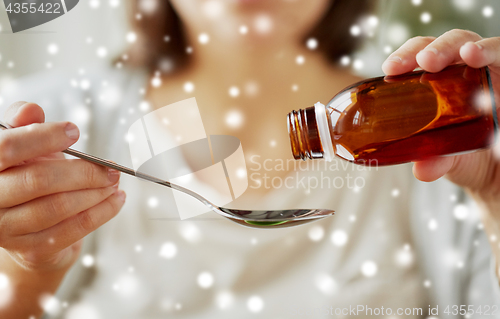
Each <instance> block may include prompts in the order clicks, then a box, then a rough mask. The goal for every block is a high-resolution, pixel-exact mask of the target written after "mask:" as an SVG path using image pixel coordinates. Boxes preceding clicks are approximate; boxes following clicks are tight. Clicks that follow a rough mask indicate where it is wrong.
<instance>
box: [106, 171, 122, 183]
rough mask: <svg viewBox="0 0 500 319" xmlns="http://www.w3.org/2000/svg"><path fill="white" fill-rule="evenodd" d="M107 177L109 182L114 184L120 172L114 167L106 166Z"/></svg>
mask: <svg viewBox="0 0 500 319" xmlns="http://www.w3.org/2000/svg"><path fill="white" fill-rule="evenodd" d="M108 178H109V181H110V182H111V183H113V184H115V183H116V182H118V180H119V179H120V172H119V171H117V170H115V169H112V168H108Z"/></svg>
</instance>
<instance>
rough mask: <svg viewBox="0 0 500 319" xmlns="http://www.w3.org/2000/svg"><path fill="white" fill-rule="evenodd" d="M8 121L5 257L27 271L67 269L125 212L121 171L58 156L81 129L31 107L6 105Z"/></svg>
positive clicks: (2, 219)
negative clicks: (89, 240)
mask: <svg viewBox="0 0 500 319" xmlns="http://www.w3.org/2000/svg"><path fill="white" fill-rule="evenodd" d="M5 121H6V122H7V123H8V124H10V125H11V126H13V127H15V128H13V129H9V130H4V131H1V130H0V247H2V248H3V249H0V253H2V254H3V256H2V259H3V260H5V258H6V256H5V254H7V255H8V256H9V257H10V258H11V259H12V260H13V261H15V262H16V263H17V264H18V265H19V266H21V267H22V268H24V269H25V270H29V271H45V272H46V271H51V270H58V269H64V270H67V269H68V268H69V267H70V266H71V265H72V264H73V263H74V262H75V261H76V259H77V258H78V254H79V251H80V246H81V241H80V240H81V239H82V238H83V237H85V236H86V235H87V234H89V233H90V232H92V231H94V230H95V229H96V228H98V227H99V226H101V225H102V224H104V223H105V222H107V221H108V220H110V219H111V218H112V217H113V216H115V215H116V214H117V213H118V211H119V210H120V208H121V207H122V205H123V203H124V200H125V193H124V192H123V191H120V190H118V181H119V177H120V175H119V172H117V171H114V170H108V169H106V168H104V167H102V166H98V165H95V164H92V163H89V162H86V161H83V160H67V159H65V158H64V156H63V154H62V153H61V151H62V150H64V149H66V148H68V147H69V146H71V145H72V144H74V143H75V142H76V141H77V140H78V137H79V132H78V128H77V127H76V125H74V124H72V123H69V122H59V123H43V122H44V113H43V110H42V109H41V108H40V107H39V106H38V105H36V104H33V103H25V102H18V103H15V104H13V105H11V106H10V107H9V109H8V110H7V112H6V118H5ZM2 250H3V251H2Z"/></svg>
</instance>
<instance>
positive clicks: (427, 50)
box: [419, 48, 439, 55]
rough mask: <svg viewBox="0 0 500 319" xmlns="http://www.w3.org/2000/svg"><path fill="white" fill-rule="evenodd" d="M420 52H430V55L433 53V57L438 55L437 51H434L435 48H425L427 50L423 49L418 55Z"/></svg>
mask: <svg viewBox="0 0 500 319" xmlns="http://www.w3.org/2000/svg"><path fill="white" fill-rule="evenodd" d="M421 52H432V53H434V54H435V55H438V54H439V51H438V49H436V48H427V49H423V50H422V51H420V52H419V53H421Z"/></svg>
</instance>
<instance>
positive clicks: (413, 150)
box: [288, 65, 498, 165]
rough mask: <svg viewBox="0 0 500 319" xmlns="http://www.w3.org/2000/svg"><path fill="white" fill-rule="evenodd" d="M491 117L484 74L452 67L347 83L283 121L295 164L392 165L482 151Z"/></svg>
mask: <svg viewBox="0 0 500 319" xmlns="http://www.w3.org/2000/svg"><path fill="white" fill-rule="evenodd" d="M497 127H498V123H497V115H496V109H495V100H494V97H493V88H492V85H491V80H490V76H489V71H488V68H486V67H485V68H481V69H474V68H471V67H468V66H465V65H454V66H450V67H448V68H446V69H444V70H443V71H441V72H438V73H428V72H424V71H415V72H411V73H407V74H404V75H399V76H391V77H388V76H387V77H378V78H373V79H368V80H364V81H361V82H358V83H356V84H353V85H351V86H349V87H347V88H346V89H344V90H343V91H341V92H340V93H338V94H337V95H336V96H335V97H334V98H333V99H332V100H331V101H330V102H329V103H328V104H326V106H325V105H323V104H321V103H319V102H318V103H316V104H315V106H313V107H309V108H306V109H304V110H299V111H292V112H291V113H289V114H288V132H289V135H290V142H291V146H292V153H293V156H294V158H295V159H299V158H300V159H304V160H305V159H306V158H310V159H315V158H324V159H325V160H332V159H333V156H334V155H337V156H339V157H341V158H343V159H345V160H348V161H350V162H353V163H355V164H361V165H392V164H400V163H406V162H411V161H417V160H422V159H425V158H429V157H433V156H439V155H446V154H457V153H462V152H467V151H471V150H477V149H482V148H486V147H488V146H490V145H492V144H493V143H494V140H495V135H496V131H497Z"/></svg>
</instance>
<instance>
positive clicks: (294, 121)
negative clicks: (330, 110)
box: [287, 107, 324, 160]
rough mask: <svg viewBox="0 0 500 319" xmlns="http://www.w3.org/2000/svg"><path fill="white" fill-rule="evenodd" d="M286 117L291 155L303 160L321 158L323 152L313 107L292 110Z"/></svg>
mask: <svg viewBox="0 0 500 319" xmlns="http://www.w3.org/2000/svg"><path fill="white" fill-rule="evenodd" d="M287 119H288V134H289V136H290V144H291V146H292V153H293V157H294V158H295V159H303V160H305V159H307V158H309V159H315V158H323V157H324V156H323V155H324V152H323V147H322V145H321V138H320V135H319V130H318V124H317V122H316V113H315V109H314V107H308V108H306V109H303V110H298V111H292V112H290V113H289V114H288V116H287Z"/></svg>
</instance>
